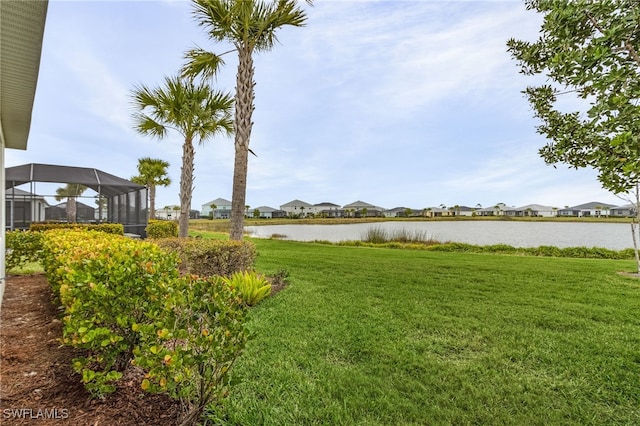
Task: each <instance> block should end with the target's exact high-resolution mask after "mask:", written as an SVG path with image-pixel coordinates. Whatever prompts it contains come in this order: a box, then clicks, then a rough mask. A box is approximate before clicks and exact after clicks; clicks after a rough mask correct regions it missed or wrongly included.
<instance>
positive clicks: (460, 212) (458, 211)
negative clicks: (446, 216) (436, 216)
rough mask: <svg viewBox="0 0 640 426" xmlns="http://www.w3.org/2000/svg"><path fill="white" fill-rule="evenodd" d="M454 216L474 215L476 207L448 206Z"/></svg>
mask: <svg viewBox="0 0 640 426" xmlns="http://www.w3.org/2000/svg"><path fill="white" fill-rule="evenodd" d="M450 208H452V209H453V212H454V213H455V215H456V216H474V214H475V212H476V210H477V209H475V208H471V207H467V206H453V207H450Z"/></svg>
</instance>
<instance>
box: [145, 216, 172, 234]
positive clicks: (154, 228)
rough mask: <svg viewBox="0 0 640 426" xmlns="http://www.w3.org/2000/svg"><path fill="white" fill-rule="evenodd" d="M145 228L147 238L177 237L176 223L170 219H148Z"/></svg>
mask: <svg viewBox="0 0 640 426" xmlns="http://www.w3.org/2000/svg"><path fill="white" fill-rule="evenodd" d="M145 230H146V231H147V237H148V238H171V237H177V236H178V223H177V222H174V221H171V220H150V221H149V224H148V225H147V227H146V228H145Z"/></svg>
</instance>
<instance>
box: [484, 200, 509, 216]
mask: <svg viewBox="0 0 640 426" xmlns="http://www.w3.org/2000/svg"><path fill="white" fill-rule="evenodd" d="M511 208H512V207H508V206H507V205H506V204H504V203H498V204H496V205H494V206H491V207H484V208H481V209H477V210H476V216H502V215H503V214H504V212H505V210H507V209H511Z"/></svg>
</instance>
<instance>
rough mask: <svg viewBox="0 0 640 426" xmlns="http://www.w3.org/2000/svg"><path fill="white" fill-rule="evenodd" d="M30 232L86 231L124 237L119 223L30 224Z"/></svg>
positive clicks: (122, 228) (122, 227) (122, 226)
mask: <svg viewBox="0 0 640 426" xmlns="http://www.w3.org/2000/svg"><path fill="white" fill-rule="evenodd" d="M29 229H30V230H31V231H50V230H54V229H76V230H86V231H101V232H105V233H107V234H117V235H124V225H122V224H121V223H47V222H42V223H32V224H31V226H30V227H29Z"/></svg>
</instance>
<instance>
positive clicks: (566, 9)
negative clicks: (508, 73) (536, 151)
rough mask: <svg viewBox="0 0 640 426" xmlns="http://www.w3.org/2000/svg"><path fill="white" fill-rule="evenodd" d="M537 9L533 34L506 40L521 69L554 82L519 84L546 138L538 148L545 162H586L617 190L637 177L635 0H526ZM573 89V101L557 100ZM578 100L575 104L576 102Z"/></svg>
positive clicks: (639, 111)
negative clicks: (536, 27)
mask: <svg viewBox="0 0 640 426" xmlns="http://www.w3.org/2000/svg"><path fill="white" fill-rule="evenodd" d="M525 3H526V7H527V9H529V10H534V11H536V12H539V13H542V14H543V15H544V20H543V24H542V28H541V30H540V37H539V38H538V40H536V41H535V42H527V41H519V40H514V39H511V40H509V41H508V43H507V46H508V50H509V52H510V53H511V54H512V55H513V57H514V58H515V59H516V60H517V61H518V63H519V65H520V68H521V72H522V73H524V74H526V75H542V76H546V77H547V78H548V79H549V80H551V83H552V84H543V85H541V86H537V87H528V88H527V89H526V91H525V93H526V95H527V97H528V99H529V102H530V103H531V105H532V106H533V109H534V111H535V116H536V117H537V118H539V119H540V120H541V122H542V124H541V125H540V126H539V127H538V132H539V133H540V134H543V135H545V136H546V137H547V138H548V139H549V140H550V142H549V143H548V144H547V145H546V146H544V147H543V148H542V149H540V155H541V156H542V158H543V159H544V160H545V162H547V164H555V163H566V164H568V165H570V166H572V167H575V168H580V167H592V168H593V169H595V170H596V171H597V172H598V179H599V180H600V182H601V183H602V185H603V187H604V188H606V189H608V190H610V191H612V192H613V193H616V194H621V193H627V192H629V191H631V190H634V189H635V188H636V187H637V184H638V181H639V179H640V55H639V51H640V1H639V0H603V1H592V0H528V1H525ZM571 95H574V96H575V97H574V99H577V100H578V102H573V103H572V105H574V106H576V107H575V108H573V109H577V110H574V111H571V110H569V111H567V109H571V108H566V107H565V108H563V105H566V103H565V104H563V103H562V101H563V100H564V99H563V98H567V97H569V96H571ZM581 105H582V106H584V107H580V106H581Z"/></svg>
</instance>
